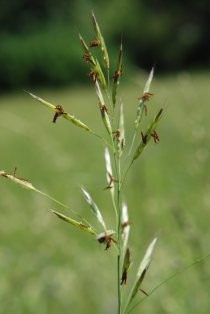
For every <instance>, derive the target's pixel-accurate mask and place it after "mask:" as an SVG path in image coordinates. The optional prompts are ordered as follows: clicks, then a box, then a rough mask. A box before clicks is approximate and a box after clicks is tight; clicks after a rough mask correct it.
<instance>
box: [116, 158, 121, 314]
mask: <svg viewBox="0 0 210 314" xmlns="http://www.w3.org/2000/svg"><path fill="white" fill-rule="evenodd" d="M115 165H116V172H117V179H118V186H117V187H118V189H117V210H118V222H117V240H118V256H117V277H118V284H117V286H118V289H117V290H118V314H121V313H122V295H121V269H122V265H121V264H122V262H121V260H122V248H121V163H120V157H119V155H115Z"/></svg>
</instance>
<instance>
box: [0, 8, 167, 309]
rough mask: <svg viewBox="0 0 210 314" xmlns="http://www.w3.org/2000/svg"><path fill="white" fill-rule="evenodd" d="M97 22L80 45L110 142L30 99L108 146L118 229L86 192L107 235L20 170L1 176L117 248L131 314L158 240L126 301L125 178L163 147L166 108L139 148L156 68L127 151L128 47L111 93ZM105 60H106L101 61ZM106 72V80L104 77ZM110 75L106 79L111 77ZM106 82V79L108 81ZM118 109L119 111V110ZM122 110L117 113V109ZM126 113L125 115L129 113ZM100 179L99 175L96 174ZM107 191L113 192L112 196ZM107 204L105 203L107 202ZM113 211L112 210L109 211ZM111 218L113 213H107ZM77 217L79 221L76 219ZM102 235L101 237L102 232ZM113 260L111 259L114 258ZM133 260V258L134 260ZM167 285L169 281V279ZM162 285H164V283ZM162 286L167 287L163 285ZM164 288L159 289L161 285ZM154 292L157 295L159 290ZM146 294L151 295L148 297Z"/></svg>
mask: <svg viewBox="0 0 210 314" xmlns="http://www.w3.org/2000/svg"><path fill="white" fill-rule="evenodd" d="M92 21H93V26H94V36H95V37H94V40H93V41H92V42H91V44H90V47H89V45H87V43H86V42H85V40H84V39H83V37H82V36H81V35H79V38H80V42H81V45H82V49H83V52H84V55H83V58H84V61H85V63H86V64H87V66H88V67H89V70H90V73H89V77H90V78H91V79H92V81H93V83H94V89H95V92H96V98H97V100H98V103H99V109H100V113H101V117H102V119H101V124H103V126H104V127H105V129H106V131H107V132H108V134H107V133H106V132H105V133H106V138H103V137H102V136H99V135H97V134H95V133H94V132H93V131H92V130H91V129H90V128H89V127H88V126H87V125H85V124H84V123H83V122H81V121H80V120H78V119H76V118H75V117H74V116H72V115H70V114H68V113H67V112H66V111H65V110H64V108H63V107H62V106H60V105H58V106H55V105H53V104H51V103H49V102H48V101H46V100H44V99H42V98H40V97H38V96H36V95H34V94H32V93H30V92H28V94H29V95H30V96H31V97H33V98H34V99H35V100H37V101H39V102H40V103H41V104H42V105H44V106H45V107H47V108H48V109H50V110H51V111H52V112H53V113H54V117H53V119H52V121H53V122H54V123H56V121H57V119H59V118H60V117H63V118H65V119H67V120H68V121H70V122H71V123H73V124H74V125H76V126H78V127H80V128H82V129H84V130H86V131H89V132H90V133H92V134H93V135H95V136H96V137H98V138H100V139H101V140H102V141H103V144H104V143H105V144H106V147H108V148H105V166H106V173H105V175H106V180H107V184H106V186H105V187H101V191H103V192H102V193H103V195H104V198H105V197H109V198H111V201H110V204H111V205H110V207H111V206H112V207H113V210H114V214H113V213H112V214H113V218H112V217H111V218H112V219H110V220H109V221H111V223H112V224H113V226H114V227H113V226H111V227H110V229H107V226H106V224H105V220H104V218H103V216H102V211H101V210H100V209H99V207H98V206H97V205H96V203H95V201H94V200H93V198H92V196H91V195H90V194H89V193H88V192H87V190H86V189H84V188H81V190H82V194H83V196H84V198H85V200H86V202H87V203H88V205H89V207H90V210H91V212H92V213H93V214H94V216H95V218H96V219H97V222H98V224H99V225H100V228H101V229H102V230H99V231H98V229H95V228H94V227H92V225H91V224H90V223H89V222H88V221H87V220H86V219H85V218H83V217H82V216H81V215H80V214H79V213H78V212H76V211H74V210H72V209H71V208H70V207H69V206H68V205H65V204H63V203H62V202H60V201H58V200H57V199H55V198H53V197H52V196H50V195H48V194H47V193H45V192H43V191H41V190H39V189H37V188H35V187H34V185H33V184H32V183H30V182H29V181H28V180H26V179H24V178H21V177H19V176H17V175H16V170H15V171H14V173H13V174H8V173H7V172H6V171H4V170H2V171H0V176H1V177H4V178H6V179H9V180H10V181H12V182H14V183H16V184H18V185H19V186H21V187H23V188H26V189H28V190H31V191H34V192H37V193H39V194H40V195H42V196H45V197H47V198H48V199H50V200H51V201H53V202H55V203H56V204H57V205H59V206H61V207H63V208H65V209H66V210H69V211H71V214H70V216H72V217H70V216H69V215H65V214H63V213H60V212H58V211H55V210H51V212H52V213H53V214H54V215H55V216H56V217H58V218H59V219H61V220H62V221H65V222H67V223H69V224H70V225H73V226H75V227H76V228H77V229H80V230H82V231H84V232H85V233H86V234H87V233H88V234H91V235H93V236H94V237H95V242H99V243H101V244H103V245H105V250H106V251H108V249H109V248H110V247H112V246H113V247H114V249H115V250H116V252H115V251H114V253H116V255H115V258H116V273H117V276H116V278H117V283H116V295H117V297H116V300H117V313H118V314H122V313H123V314H128V313H129V312H130V311H131V310H132V309H131V310H130V306H131V305H132V306H133V304H131V303H132V302H133V300H134V299H136V296H137V295H138V293H139V291H140V290H141V291H143V290H142V289H141V286H142V282H143V280H144V278H145V275H146V273H147V271H148V268H149V266H150V263H151V260H152V254H153V251H154V247H155V245H156V241H157V238H155V239H153V241H152V242H151V243H150V244H149V246H148V248H147V250H146V253H145V255H144V257H143V259H142V261H141V262H140V265H139V267H138V271H137V274H136V277H135V280H134V282H133V285H132V287H131V289H130V287H129V285H127V286H126V287H125V288H126V289H130V290H129V291H128V295H129V296H128V298H127V299H126V300H124V297H125V295H126V294H125V295H124V293H122V291H123V290H124V289H122V286H123V287H124V286H125V285H126V283H127V279H128V271H129V270H130V268H131V267H130V266H131V251H130V247H131V246H130V238H129V234H130V229H131V222H130V220H129V219H130V217H131V221H132V212H131V213H130V212H129V214H128V207H127V205H126V204H125V202H124V201H123V199H124V195H123V196H122V192H126V191H124V190H123V191H122V187H124V185H123V183H124V181H125V179H126V176H127V174H128V172H129V170H130V168H131V166H132V165H133V163H134V161H135V160H137V159H138V158H139V157H140V156H141V154H142V153H143V152H144V149H145V148H146V146H147V145H148V143H149V142H150V140H151V139H152V138H153V140H154V142H155V143H156V144H157V143H158V142H159V135H158V134H157V127H158V125H159V122H160V120H161V118H162V116H163V109H160V110H159V111H158V113H157V114H156V116H155V118H154V119H153V120H152V122H151V123H150V124H149V126H148V127H147V129H146V130H145V131H144V132H141V137H140V135H139V139H138V143H136V142H137V138H136V136H138V134H139V128H140V123H141V120H142V117H143V113H145V114H147V106H146V103H147V102H148V101H149V100H150V98H151V96H153V94H152V93H151V92H150V87H151V83H152V79H153V74H154V68H152V70H151V72H150V74H149V77H148V79H147V82H146V84H145V87H144V90H143V95H142V96H141V97H140V98H139V102H138V106H137V112H136V116H135V120H134V128H133V137H132V140H131V143H129V137H128V139H127V137H126V149H124V148H125V122H127V121H124V120H125V118H126V117H124V105H123V102H122V100H121V99H120V101H119V95H118V92H119V91H118V88H119V84H120V79H121V76H122V70H123V57H122V54H123V48H122V43H121V45H120V49H119V55H118V63H117V66H116V68H115V73H114V77H113V85H112V89H110V88H109V68H110V61H109V55H108V51H107V48H106V44H105V41H104V38H103V36H102V33H101V30H100V27H99V24H98V22H97V20H96V17H95V15H94V13H92ZM97 46H98V47H99V48H100V50H101V54H102V58H101V56H100V55H99V56H98V54H97V56H98V58H96V56H95V54H94V49H95V48H94V47H97ZM102 59H103V61H102ZM104 73H105V75H104ZM106 75H107V76H106ZM105 77H106V78H107V79H106V78H105ZM116 105H118V107H117V106H116ZM115 107H116V108H117V109H119V110H115V109H116V108H115ZM125 112H126V110H125ZM94 175H95V174H94ZM106 190H109V191H110V193H109V192H107V191H106ZM104 204H106V202H104ZM108 210H109V208H108V209H107V211H108ZM106 214H108V212H106ZM74 216H76V218H75V217H74ZM101 231H102V232H101ZM111 256H112V255H111ZM132 256H133V255H132ZM164 282H167V280H165V281H164ZM164 282H163V283H164ZM161 285H162V283H161ZM159 286H160V285H159ZM156 289H157V288H155V289H154V290H153V291H155V290H156ZM145 295H146V292H145Z"/></svg>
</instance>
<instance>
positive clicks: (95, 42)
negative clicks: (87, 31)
mask: <svg viewBox="0 0 210 314" xmlns="http://www.w3.org/2000/svg"><path fill="white" fill-rule="evenodd" d="M99 44H100V41H99V40H98V39H95V40H92V41H91V43H90V47H98V46H99Z"/></svg>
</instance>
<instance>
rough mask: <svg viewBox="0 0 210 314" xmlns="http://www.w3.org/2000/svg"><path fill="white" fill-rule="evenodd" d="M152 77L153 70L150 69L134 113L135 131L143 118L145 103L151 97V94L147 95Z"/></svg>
mask: <svg viewBox="0 0 210 314" xmlns="http://www.w3.org/2000/svg"><path fill="white" fill-rule="evenodd" d="M153 75H154V68H152V70H151V72H150V74H149V77H148V80H147V82H146V84H145V87H144V92H143V96H142V97H140V99H139V104H138V107H137V112H136V120H135V122H134V126H135V130H137V129H138V127H139V124H140V122H141V119H142V116H143V112H144V108H145V102H146V101H148V100H149V98H150V96H152V95H153V94H152V93H149V90H150V85H151V83H152V79H153Z"/></svg>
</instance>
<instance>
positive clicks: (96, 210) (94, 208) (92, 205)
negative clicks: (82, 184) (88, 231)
mask: <svg viewBox="0 0 210 314" xmlns="http://www.w3.org/2000/svg"><path fill="white" fill-rule="evenodd" d="M81 190H82V193H83V195H84V197H85V199H86V201H87V203H88V204H89V205H90V209H91V210H92V212H93V214H94V215H95V216H96V218H97V220H98V222H99V223H100V224H101V225H102V226H103V228H104V230H106V225H105V222H104V219H103V217H102V215H101V212H100V210H99V208H98V206H97V205H96V203H95V202H94V201H93V199H92V197H91V196H90V194H89V193H88V192H87V191H86V190H85V189H83V188H81Z"/></svg>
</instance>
